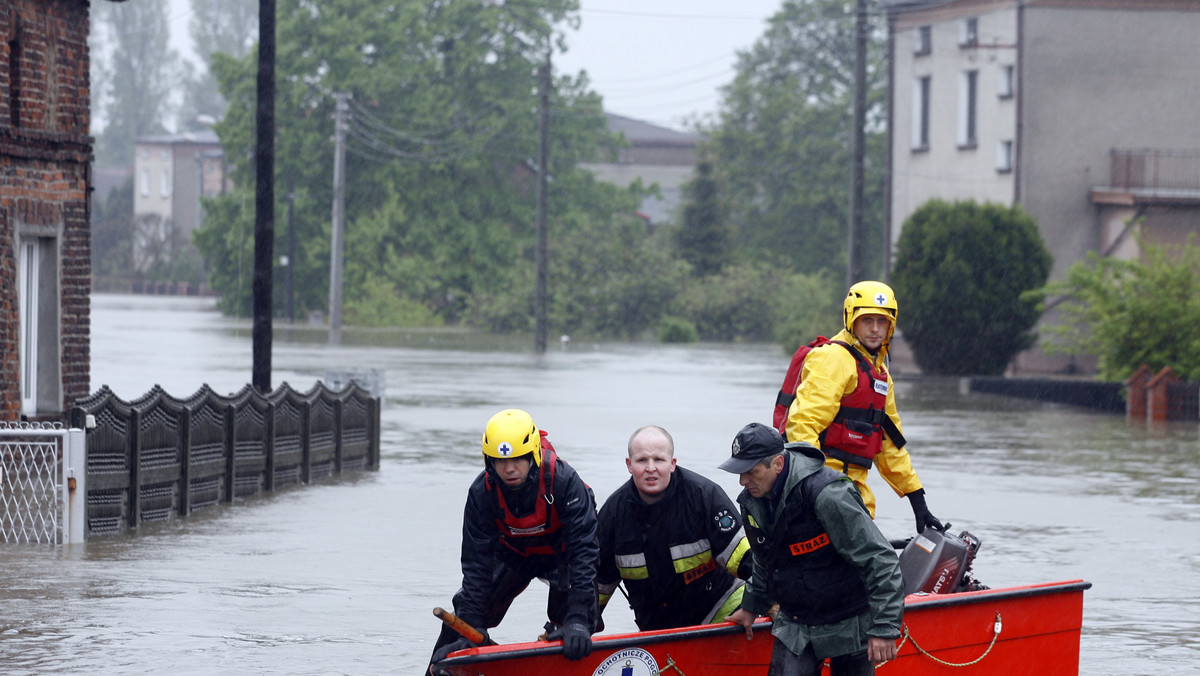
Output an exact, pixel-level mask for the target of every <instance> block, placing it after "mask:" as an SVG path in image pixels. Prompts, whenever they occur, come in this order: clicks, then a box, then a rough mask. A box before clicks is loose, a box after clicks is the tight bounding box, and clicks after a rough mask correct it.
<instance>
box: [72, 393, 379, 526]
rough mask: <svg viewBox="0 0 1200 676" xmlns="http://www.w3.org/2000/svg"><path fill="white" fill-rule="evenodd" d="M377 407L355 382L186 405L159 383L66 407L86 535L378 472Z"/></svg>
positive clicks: (202, 398)
mask: <svg viewBox="0 0 1200 676" xmlns="http://www.w3.org/2000/svg"><path fill="white" fill-rule="evenodd" d="M379 408H380V407H379V400H378V399H376V398H373V397H372V396H371V394H370V393H369V392H368V391H367V390H365V389H363V387H362V386H360V385H359V384H357V383H350V384H349V386H348V387H346V388H345V389H343V390H340V391H336V392H335V391H333V390H330V389H329V388H327V387H326V386H325V385H324V384H322V383H317V384H316V385H314V386H313V388H312V389H311V390H309V391H308V392H306V393H300V392H297V391H295V390H293V389H292V388H291V387H290V386H289V385H287V384H286V383H284V384H283V385H281V386H280V387H279V388H277V389H276V390H275V391H274V392H271V393H270V394H267V395H263V394H261V393H259V392H257V391H255V390H254V389H253V388H252V387H250V386H248V385H247V386H246V387H244V388H243V389H242V390H241V391H240V392H238V393H236V394H233V395H230V396H221V395H218V394H217V393H215V392H214V391H213V390H212V389H211V388H209V386H208V385H204V386H203V387H201V388H200V390H198V391H197V392H196V393H195V394H193V395H192V396H191V397H189V398H187V399H176V398H174V397H172V396H170V395H169V394H167V393H166V392H164V391H163V390H162V389H161V388H160V387H158V386H155V387H154V389H152V390H151V391H150V392H148V393H147V394H145V395H143V396H142V397H141V398H139V399H137V400H135V401H132V402H125V401H123V400H121V399H120V398H118V397H117V396H116V395H115V394H113V392H112V391H111V390H109V389H108V387H107V386H105V387H103V388H101V389H100V390H99V391H98V392H96V393H95V394H93V395H91V396H90V397H88V398H87V399H84V400H81V401H79V402H77V403H76V406H75V407H74V408H73V409H72V410H71V417H70V422H71V426H72V427H76V428H80V429H83V430H84V434H85V435H86V446H87V534H88V535H89V536H92V535H111V534H119V533H124V532H127V531H129V530H131V529H136V528H137V527H138V526H139V525H140V524H141V523H143V522H146V521H166V520H169V519H172V518H177V517H183V516H187V515H188V514H190V513H192V512H195V511H197V510H199V509H203V508H204V507H209V506H212V505H216V504H219V503H221V502H233V501H234V500H235V499H238V498H246V497H251V496H254V495H259V494H262V493H267V492H271V491H274V490H277V489H278V488H280V487H284V486H290V485H296V484H306V483H310V482H313V481H319V480H321V479H324V478H327V477H331V476H334V475H337V474H341V473H342V472H344V471H347V470H377V469H379Z"/></svg>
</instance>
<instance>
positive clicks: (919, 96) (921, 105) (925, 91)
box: [912, 75, 931, 150]
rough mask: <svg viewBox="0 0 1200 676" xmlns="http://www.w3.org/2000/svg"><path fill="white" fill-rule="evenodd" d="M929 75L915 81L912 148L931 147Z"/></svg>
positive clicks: (924, 148)
mask: <svg viewBox="0 0 1200 676" xmlns="http://www.w3.org/2000/svg"><path fill="white" fill-rule="evenodd" d="M930 83H931V79H930V77H929V76H928V75H926V76H924V77H919V78H917V79H916V80H914V81H913V110H912V113H913V115H912V149H913V150H928V149H929V90H930Z"/></svg>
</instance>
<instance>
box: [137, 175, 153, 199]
mask: <svg viewBox="0 0 1200 676" xmlns="http://www.w3.org/2000/svg"><path fill="white" fill-rule="evenodd" d="M138 183H139V184H140V185H139V186H138V189H139V191H140V192H141V193H142V197H149V196H150V170H149V169H142V175H141V177H140V180H139V181H138Z"/></svg>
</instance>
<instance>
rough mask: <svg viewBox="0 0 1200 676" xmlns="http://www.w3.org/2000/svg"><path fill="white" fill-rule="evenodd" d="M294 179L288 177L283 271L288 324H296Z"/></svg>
mask: <svg viewBox="0 0 1200 676" xmlns="http://www.w3.org/2000/svg"><path fill="white" fill-rule="evenodd" d="M295 211H296V179H295V178H293V177H291V176H288V215H287V228H288V234H287V265H286V266H285V267H284V271H285V272H286V273H287V277H286V282H287V318H288V324H294V323H295V322H296V309H295V308H296V306H295V303H294V302H293V301H294V295H293V283H294V282H295V275H294V273H293V269H294V268H295V267H296V221H295Z"/></svg>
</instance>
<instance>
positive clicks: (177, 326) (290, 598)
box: [0, 295, 1200, 675]
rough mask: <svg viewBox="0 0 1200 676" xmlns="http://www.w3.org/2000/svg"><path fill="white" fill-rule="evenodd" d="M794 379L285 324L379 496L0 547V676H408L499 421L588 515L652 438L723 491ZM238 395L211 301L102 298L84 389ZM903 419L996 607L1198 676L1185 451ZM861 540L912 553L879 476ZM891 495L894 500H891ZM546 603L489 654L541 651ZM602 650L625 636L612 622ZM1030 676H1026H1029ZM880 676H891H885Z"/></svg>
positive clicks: (944, 391) (913, 386)
mask: <svg viewBox="0 0 1200 676" xmlns="http://www.w3.org/2000/svg"><path fill="white" fill-rule="evenodd" d="M786 365H787V357H786V355H784V354H782V352H781V351H780V350H779V348H778V347H776V346H774V345H736V346H727V345H720V346H716V345H701V346H682V347H680V346H661V345H628V344H620V345H611V344H605V345H595V344H590V343H584V342H583V341H571V342H569V343H565V344H563V343H558V342H557V341H555V344H554V345H553V347H552V349H551V350H550V351H549V353H548V354H547V355H546V358H545V359H544V361H543V362H542V363H541V364H539V363H537V362H536V361H535V360H534V358H533V357H532V355H531V350H530V349H529V346H526V345H516V346H514V345H495V344H488V343H487V342H485V341H480V340H478V338H477V337H472V336H470V335H466V334H462V333H456V332H407V333H403V334H398V333H395V332H373V333H347V334H346V335H345V336H343V339H342V341H341V344H340V345H337V346H334V345H330V344H329V343H328V341H327V340H326V336H325V334H324V333H323V332H322V331H319V330H311V329H306V328H302V327H295V328H290V327H288V325H286V324H284V323H281V322H277V323H276V337H275V340H274V351H273V369H272V373H273V376H272V385H273V386H278V385H279V384H280V383H281V382H284V381H286V382H288V383H289V384H290V385H292V387H294V388H295V389H298V390H301V391H305V390H307V389H308V388H309V387H311V386H312V385H313V384H314V383H315V382H316V380H318V379H320V378H322V376H323V374H324V373H325V371H326V370H329V369H333V370H344V369H378V370H380V371H382V372H383V374H384V376H385V380H386V388H387V389H386V397H385V401H384V406H383V410H382V461H381V468H380V470H379V471H378V472H370V473H361V474H352V475H348V476H346V477H343V478H341V479H338V480H335V481H332V482H330V483H323V484H317V485H313V486H307V487H300V488H293V489H289V490H285V491H282V492H280V493H278V494H275V495H271V496H267V497H263V498H255V499H251V500H247V501H244V502H239V503H237V504H235V505H231V506H224V505H223V506H219V507H215V508H212V509H209V510H207V511H205V512H201V513H199V514H196V515H193V516H192V517H189V518H188V519H186V520H179V521H174V522H170V523H164V524H150V525H146V526H143V527H142V529H141V530H140V531H139V532H137V533H136V534H131V535H127V536H120V537H109V538H96V539H93V540H91V541H89V542H88V543H87V544H86V545H83V546H81V547H74V548H69V549H65V550H64V549H53V548H46V547H31V546H14V545H6V546H0V570H2V571H3V575H2V576H0V673H3V674H46V673H56V674H67V673H70V674H84V673H88V674H92V673H97V674H118V673H120V674H144V673H150V672H162V673H172V674H206V675H208V674H247V673H263V674H268V673H269V674H355V675H359V674H385V673H387V674H393V673H394V674H419V673H420V672H421V670H422V669H423V668H424V666H425V663H426V661H427V660H428V657H429V652H430V646H431V644H432V641H433V639H434V637H435V636H436V634H437V631H438V624H437V620H436V619H435V618H434V617H433V615H432V612H431V610H432V608H433V607H435V606H445V607H449V605H450V597H451V596H452V594H453V593H454V591H455V589H457V587H458V584H459V568H458V555H459V551H458V549H459V542H460V527H461V515H462V507H463V500H464V496H465V491H466V488H467V486H468V484H469V483H470V482H471V480H472V478H473V477H474V475H475V474H476V473H477V472H478V471H479V470H480V469H481V466H482V464H481V456H480V451H479V439H480V435H481V433H482V428H483V425H484V423H485V422H486V421H487V419H488V417H490V416H491V415H492V414H493V413H495V412H496V411H498V410H500V409H503V408H509V407H519V408H524V409H526V410H528V411H529V412H530V413H531V414H532V415H533V416H534V419H535V420H536V421H537V423H538V424H539V425H540V426H541V427H542V428H544V429H546V430H548V431H549V433H550V437H551V439H552V440H553V441H554V444H555V446H556V448H557V449H558V450H559V452H560V454H561V455H562V456H563V457H564V458H565V459H566V460H567V461H568V462H570V463H571V464H572V465H573V466H574V467H576V468H577V469H578V470H579V472H580V474H581V475H582V476H583V478H584V479H585V480H586V481H587V482H588V483H589V484H590V485H591V486H592V487H593V489H595V492H596V495H597V498H598V499H599V500H601V501H603V499H604V498H605V497H607V496H608V494H609V493H611V492H612V491H613V490H614V489H615V488H616V487H617V486H619V485H620V484H621V483H622V482H623V481H625V480H626V479H627V478H628V473H627V472H626V469H625V466H624V462H623V458H624V452H625V442H626V439H627V437H628V435H629V433H630V432H632V431H633V430H634V429H635V428H636V427H638V426H640V425H642V424H646V423H654V424H659V425H662V426H664V427H665V428H667V429H668V430H669V431H671V433H672V434H673V435H674V437H675V441H676V457H677V458H678V459H679V463H680V464H681V465H683V466H686V467H688V468H690V469H693V470H696V471H698V472H700V473H702V474H704V475H706V476H709V477H710V478H713V479H714V480H716V481H717V482H718V483H720V484H721V485H722V486H724V487H725V488H726V489H727V491H728V492H729V493H730V495H731V496H733V495H735V494H736V492H737V490H738V487H737V481H736V477H735V476H733V475H730V474H726V473H724V472H721V471H720V470H718V469H716V465H717V464H718V463H719V462H721V461H722V460H723V459H724V458H725V457H726V455H727V454H728V452H729V451H728V449H729V442H730V440H731V439H732V437H733V435H734V434H735V433H736V432H737V430H738V429H739V428H740V427H741V426H742V425H744V424H745V423H747V422H751V421H754V420H759V421H764V420H766V421H769V415H770V410H771V406H772V404H773V402H774V397H775V390H776V388H777V387H778V384H779V381H780V379H781V378H782V374H783V370H784V369H785V368H786ZM250 379H251V337H250V330H249V324H248V322H245V321H236V320H228V319H224V318H221V317H220V316H219V315H218V314H217V313H216V312H215V311H214V310H213V309H212V302H211V301H210V300H204V299H186V298H185V299H179V298H147V297H133V296H104V295H98V296H96V297H95V298H94V300H93V309H92V379H91V387H92V390H93V391H95V390H97V389H99V388H100V386H101V385H108V386H109V387H110V388H111V389H113V390H114V391H115V392H116V393H117V395H118V396H120V397H122V398H124V399H126V400H132V399H135V398H137V397H138V396H140V395H142V394H144V393H145V392H146V391H147V390H149V389H150V388H151V387H152V386H153V385H155V384H159V385H161V386H162V387H163V388H164V389H165V390H166V391H167V392H169V393H170V394H172V395H175V396H177V397H180V398H183V397H186V396H187V395H189V394H191V393H193V392H194V391H195V390H196V389H198V388H199V387H200V385H201V384H203V383H207V384H209V385H210V386H212V387H213V389H215V390H216V391H218V392H220V393H231V392H234V391H237V390H239V389H241V388H242V387H243V386H244V385H245V384H246V383H248V382H249V381H250ZM897 396H898V397H899V404H900V409H901V413H902V416H903V420H904V426H905V430H904V431H905V436H906V437H907V438H908V440H909V447H910V450H911V452H912V454H913V458H914V464H915V466H916V468H917V470H918V472H919V473H920V475H921V478H922V480H923V481H924V483H925V486H926V490H927V492H928V501H929V506H930V509H931V511H933V513H934V514H936V515H937V516H938V517H939V518H941V519H942V520H943V521H950V522H952V523H953V527H952V530H953V531H955V532H957V531H958V530H960V529H966V530H969V531H970V532H972V533H973V534H975V535H976V536H978V537H979V538H980V539H981V540H982V541H983V546H982V549H981V551H980V553H979V557H978V559H977V560H976V563H975V567H974V570H975V574H976V577H977V578H978V579H979V580H980V581H982V582H983V583H985V584H988V585H989V586H993V587H998V586H1007V585H1013V584H1025V583H1035V582H1045V581H1055V580H1070V579H1079V578H1081V579H1084V580H1087V581H1089V582H1091V583H1092V584H1093V587H1092V588H1091V590H1089V591H1087V592H1085V600H1084V628H1083V638H1082V648H1081V651H1082V657H1081V663H1082V664H1081V669H1080V673H1082V674H1188V673H1200V666H1197V665H1200V542H1198V539H1197V535H1198V534H1200V430H1198V428H1197V425H1196V424H1195V423H1189V424H1172V425H1166V426H1161V427H1146V426H1144V425H1130V424H1127V423H1126V422H1125V420H1124V419H1123V418H1122V417H1121V416H1113V415H1107V414H1097V413H1091V412H1088V411H1085V410H1079V409H1075V408H1070V407H1065V406H1058V405H1046V404H1039V403H1035V402H1029V401H1024V400H1019V399H1010V398H1003V397H998V396H992V395H965V396H964V395H961V394H960V393H959V391H958V386H957V383H956V382H954V381H942V380H932V379H920V378H916V379H911V380H901V381H899V382H898V383H897ZM871 483H872V487H873V488H874V489H875V492H876V494H877V495H878V496H879V507H878V517H879V518H878V523H879V525H880V527H881V528H882V530H883V531H884V533H885V535H887V536H888V537H892V538H901V537H907V536H909V535H910V534H911V531H912V528H913V524H912V513H911V510H910V509H909V506H908V504H907V502H905V501H901V500H899V499H897V498H895V497H894V496H893V494H891V492H890V490H889V489H888V488H887V487H886V485H885V484H884V483H883V482H882V481H880V480H879V479H878V478H877V477H875V476H874V475H872V481H871ZM885 491H886V492H885ZM544 603H545V593H544V589H543V588H542V587H541V586H540V585H539V583H536V582H535V583H534V585H533V586H532V587H531V588H530V590H529V591H527V592H526V593H525V594H523V595H522V596H521V597H520V598H518V600H517V602H516V603H515V604H514V606H513V609H512V610H511V611H510V613H509V616H508V617H507V618H506V620H505V622H504V623H503V624H502V625H501V626H500V627H499V628H497V629H496V630H494V631H493V632H492V636H493V638H495V639H496V640H498V641H501V642H505V641H515V640H532V639H533V638H534V637H535V636H536V635H537V634H538V633H540V631H541V625H542V623H543V622H544V621H545V618H544V615H543V613H544ZM605 620H606V622H607V624H608V627H609V630H610V631H626V630H633V629H634V625H633V620H632V614H631V613H630V612H629V611H628V609H626V608H625V607H623V605H622V604H620V603H619V602H615V603H614V604H613V607H610V608H609V609H608V611H607V612H606V613H605ZM1027 673H1029V674H1041V673H1042V672H1041V671H1039V669H1038V667H1037V664H1036V661H1031V663H1030V668H1029V671H1028V672H1027ZM881 674H886V671H881Z"/></svg>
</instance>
